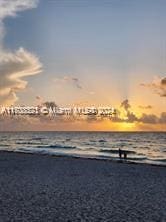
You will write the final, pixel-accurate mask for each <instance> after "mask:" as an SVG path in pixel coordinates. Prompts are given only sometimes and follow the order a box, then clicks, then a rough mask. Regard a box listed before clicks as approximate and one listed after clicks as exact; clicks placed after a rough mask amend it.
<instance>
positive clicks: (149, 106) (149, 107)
mask: <svg viewBox="0 0 166 222" xmlns="http://www.w3.org/2000/svg"><path fill="white" fill-rule="evenodd" d="M138 107H139V108H140V109H152V108H153V107H152V106H151V105H147V106H142V105H140V106H138Z"/></svg>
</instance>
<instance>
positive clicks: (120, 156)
mask: <svg viewBox="0 0 166 222" xmlns="http://www.w3.org/2000/svg"><path fill="white" fill-rule="evenodd" d="M119 158H120V159H121V158H122V150H121V149H119Z"/></svg>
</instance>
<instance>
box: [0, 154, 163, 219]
mask: <svg viewBox="0 0 166 222" xmlns="http://www.w3.org/2000/svg"><path fill="white" fill-rule="evenodd" d="M1 221H2V222H6V221H21V222H22V221H28V222H33V221H40V222H42V221H44V222H47V221H57V222H61V221H90V222H93V221H109V222H114V221H117V222H121V221H127V222H130V221H131V222H136V221H141V222H144V221H148V222H153V221H155V222H165V221H166V167H159V166H158V167H157V166H150V165H145V164H143V165H141V164H124V163H114V162H110V161H103V160H89V159H76V158H71V157H51V156H44V155H36V154H34V155H31V154H23V153H22V154H20V153H9V152H0V222H1Z"/></svg>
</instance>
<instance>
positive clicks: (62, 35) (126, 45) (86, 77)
mask: <svg viewBox="0 0 166 222" xmlns="http://www.w3.org/2000/svg"><path fill="white" fill-rule="evenodd" d="M165 12H166V1H165V0H157V1H156V0H123V1H122V0H39V1H36V0H15V1H12V0H0V105H18V104H19V105H36V104H38V103H42V102H46V101H54V102H55V103H56V104H57V105H59V106H70V105H73V104H79V105H80V104H81V105H83V106H87V105H88V106H89V105H96V106H99V105H111V106H113V107H115V108H117V109H118V110H119V111H120V112H121V116H120V118H119V119H118V120H115V121H111V120H102V121H101V120H100V121H99V120H96V121H95V120H93V121H69V122H67V121H58V122H56V121H49V120H47V121H46V120H45V121H42V120H41V119H37V118H33V117H30V118H26V120H25V119H23V120H20V121H17V120H15V119H10V118H5V117H0V121H1V123H0V124H1V126H0V130H1V131H3V130H118V131H123V130H124V131H128V130H129V131H130V130H131V131H133V130H143V131H144V130H148V131H149V130H152V131H155V130H159V131H166V28H165V27H166V13H165ZM126 105H127V108H126Z"/></svg>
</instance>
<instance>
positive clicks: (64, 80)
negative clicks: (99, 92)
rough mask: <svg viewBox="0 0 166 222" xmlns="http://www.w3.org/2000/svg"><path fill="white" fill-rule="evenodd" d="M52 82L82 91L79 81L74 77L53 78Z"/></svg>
mask: <svg viewBox="0 0 166 222" xmlns="http://www.w3.org/2000/svg"><path fill="white" fill-rule="evenodd" d="M54 82H55V83H58V84H64V83H67V84H73V86H74V87H76V88H77V89H83V87H82V85H81V83H80V80H79V79H78V78H76V77H71V76H64V77H62V78H55V79H54Z"/></svg>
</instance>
